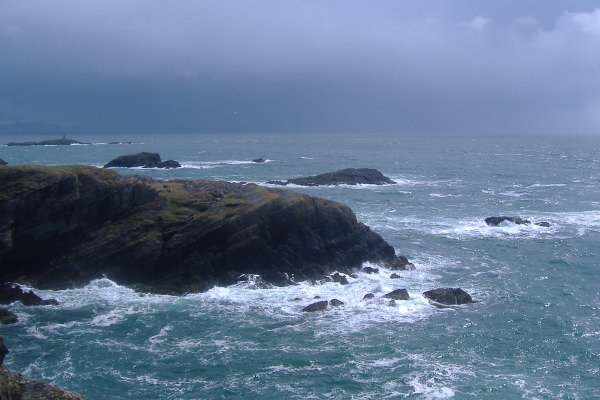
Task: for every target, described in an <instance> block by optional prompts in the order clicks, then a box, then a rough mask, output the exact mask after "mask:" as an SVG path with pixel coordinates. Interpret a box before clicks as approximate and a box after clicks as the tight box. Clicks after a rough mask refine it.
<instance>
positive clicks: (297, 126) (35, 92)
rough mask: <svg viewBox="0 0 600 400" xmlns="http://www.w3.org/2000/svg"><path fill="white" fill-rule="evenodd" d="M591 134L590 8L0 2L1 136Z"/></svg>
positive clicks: (594, 39) (327, 1)
mask: <svg viewBox="0 0 600 400" xmlns="http://www.w3.org/2000/svg"><path fill="white" fill-rule="evenodd" d="M33 122H36V123H38V124H39V123H47V124H56V125H59V126H64V127H77V129H80V130H81V132H99V133H102V132H106V133H145V132H147V133H185V132H198V133H201V132H210V133H220V132H272V133H304V132H323V133H327V132H362V133H369V132H376V133H470V134H486V133H494V134H499V133H500V134H501V133H507V134H528V133H534V134H540V133H549V134H565V133H566V134H571V133H575V134H597V133H600V3H599V2H598V1H596V0H594V1H588V0H578V1H573V0H544V1H529V0H502V1H481V0H365V1H355V0H302V1H298V0H285V1H282V0H178V1H166V0H86V1H81V0H52V1H47V0H0V127H2V126H4V127H7V126H11V124H16V123H20V124H23V123H33Z"/></svg>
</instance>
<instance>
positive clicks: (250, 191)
mask: <svg viewBox="0 0 600 400" xmlns="http://www.w3.org/2000/svg"><path fill="white" fill-rule="evenodd" d="M140 179H141V178H140ZM140 179H137V178H134V177H124V176H120V175H118V174H116V173H115V172H113V171H110V170H106V169H99V168H94V167H88V166H62V167H33V166H2V167H0V265H2V266H3V268H2V270H1V271H0V281H1V282H8V281H11V282H27V283H29V284H31V285H33V286H35V287H39V288H65V287H71V286H77V285H82V284H85V283H87V282H89V281H90V280H91V279H94V278H98V277H102V276H107V277H108V278H110V279H113V280H115V281H116V282H118V283H120V284H125V285H130V286H135V287H138V288H140V289H142V290H147V291H152V292H160V293H174V294H180V293H185V292H196V291H203V290H207V289H209V288H210V287H212V286H214V285H215V284H229V283H233V282H235V281H236V279H237V278H238V277H239V276H240V275H242V274H260V275H261V276H262V277H263V279H264V280H265V281H267V282H270V283H273V284H278V285H284V284H290V283H291V279H293V280H305V279H309V280H310V279H320V278H322V277H324V276H325V275H327V274H329V273H331V272H332V271H334V270H336V269H351V268H358V267H360V265H361V264H362V263H363V262H365V261H372V262H380V263H383V264H386V265H388V266H389V267H391V268H395V269H405V268H406V267H407V266H408V265H410V264H409V263H408V261H407V260H406V259H405V258H404V257H401V258H398V257H396V255H395V252H394V249H393V248H392V247H391V246H389V245H388V244H387V243H386V242H385V241H384V240H383V239H382V238H381V237H380V236H379V235H378V234H376V233H374V232H372V231H371V230H370V229H369V228H368V227H367V226H365V225H363V224H361V223H359V222H358V221H357V220H356V216H355V215H354V213H353V212H352V210H350V208H348V207H347V206H345V205H343V204H341V203H338V202H334V201H329V200H324V199H319V198H315V197H310V196H306V195H302V194H299V193H295V192H291V191H286V190H280V189H268V188H265V187H261V186H257V185H254V184H236V183H229V182H221V181H156V182H155V181H152V180H147V182H143V181H141V180H140Z"/></svg>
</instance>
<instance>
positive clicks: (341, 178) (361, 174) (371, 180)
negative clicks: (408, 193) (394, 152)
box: [267, 168, 395, 186]
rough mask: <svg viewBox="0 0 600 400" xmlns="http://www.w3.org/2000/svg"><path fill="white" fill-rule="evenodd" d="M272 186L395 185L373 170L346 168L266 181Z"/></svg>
mask: <svg viewBox="0 0 600 400" xmlns="http://www.w3.org/2000/svg"><path fill="white" fill-rule="evenodd" d="M267 183H268V184H272V185H283V186H285V185H289V184H294V185H300V186H319V185H358V184H369V185H385V184H393V183H395V182H394V181H393V180H391V179H390V178H388V177H386V176H384V175H383V174H382V173H381V172H379V171H378V170H376V169H373V168H346V169H342V170H339V171H336V172H327V173H324V174H320V175H315V176H308V177H303V178H292V179H288V180H287V181H285V182H283V181H268V182H267Z"/></svg>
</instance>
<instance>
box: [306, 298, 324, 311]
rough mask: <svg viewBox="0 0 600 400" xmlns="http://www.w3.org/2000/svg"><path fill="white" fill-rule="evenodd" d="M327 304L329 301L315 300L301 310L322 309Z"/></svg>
mask: <svg viewBox="0 0 600 400" xmlns="http://www.w3.org/2000/svg"><path fill="white" fill-rule="evenodd" d="M328 304H329V302H328V301H327V300H321V301H317V302H315V303H312V304H309V305H307V306H306V307H304V308H303V309H302V310H301V311H303V312H315V311H323V310H325V309H326V308H327V305H328Z"/></svg>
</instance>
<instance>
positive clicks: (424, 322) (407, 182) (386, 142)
mask: <svg viewBox="0 0 600 400" xmlns="http://www.w3.org/2000/svg"><path fill="white" fill-rule="evenodd" d="M73 138H74V139H77V140H80V141H84V142H90V143H91V144H88V145H72V146H35V147H12V146H0V158H2V159H4V160H5V161H7V162H8V163H9V164H13V165H16V164H35V165H63V164H86V165H93V166H98V167H102V166H103V165H104V164H106V163H107V162H108V161H110V160H111V159H113V158H115V157H117V156H120V155H125V154H133V153H137V152H141V151H149V152H158V153H159V154H160V155H161V157H162V159H163V160H168V159H173V160H177V161H179V162H180V163H181V164H182V165H183V168H180V169H173V170H159V169H142V168H137V169H122V168H116V169H115V171H117V172H118V173H120V174H124V175H129V174H142V175H149V176H151V177H153V178H157V179H166V180H169V179H175V178H183V179H211V180H226V181H234V182H253V183H257V184H260V185H264V184H265V183H266V182H267V181H269V180H286V179H288V178H292V177H299V176H309V175H316V174H319V173H323V172H329V171H335V170H339V169H342V168H348V167H356V168H360V167H366V168H376V169H378V170H379V171H381V172H382V173H383V174H384V175H386V176H389V177H390V178H392V179H393V180H394V181H395V182H396V183H395V184H389V185H383V186H376V185H358V186H350V185H342V186H320V187H299V186H291V187H288V189H289V190H294V191H298V192H302V193H306V194H309V195H311V196H318V197H322V198H327V199H332V200H336V201H340V202H342V203H344V204H346V205H348V206H349V207H351V208H352V209H353V210H354V212H355V213H356V215H357V217H358V219H359V220H360V221H361V222H363V223H365V224H367V225H369V226H370V227H371V229H372V230H374V231H375V232H377V233H379V234H380V235H381V236H382V237H383V238H384V239H385V240H386V241H387V242H388V243H390V244H391V245H392V246H394V248H395V249H396V252H397V254H399V255H405V256H407V257H408V258H409V259H410V260H411V261H412V262H413V263H414V264H415V267H416V268H415V270H412V271H401V272H400V275H401V277H400V279H391V278H390V275H391V273H392V271H389V270H386V269H385V268H383V267H382V266H378V265H371V266H372V267H375V268H378V269H379V273H377V274H366V273H358V274H357V275H356V276H355V277H350V278H349V281H350V283H349V284H348V285H340V284H338V283H334V282H329V283H327V282H324V283H318V284H310V283H305V282H300V283H299V284H298V285H296V286H288V287H273V288H262V286H260V285H256V284H255V282H253V281H252V280H250V281H247V282H244V283H239V284H236V285H233V286H229V287H215V288H213V289H211V290H209V291H208V292H205V293H193V294H188V295H185V296H180V297H177V296H167V295H153V294H146V293H137V292H135V291H133V290H131V289H130V288H127V287H124V286H120V285H118V284H117V283H115V282H113V281H111V280H110V279H108V278H103V279H98V280H95V281H92V282H90V283H89V284H88V285H86V286H84V287H80V288H76V289H69V290H55V291H53V290H37V293H38V294H40V295H41V296H42V297H43V298H55V299H57V300H58V301H59V302H60V305H59V306H42V307H26V306H23V305H21V304H18V303H15V304H12V305H9V306H8V308H9V309H10V310H11V311H13V312H15V313H16V314H17V315H18V316H19V322H18V323H17V324H15V325H4V326H0V335H2V336H4V338H5V342H6V344H7V345H8V347H9V349H10V354H9V355H8V356H7V358H6V360H5V364H6V365H7V366H8V367H9V368H10V369H12V370H14V371H18V372H22V373H25V374H27V375H29V376H30V377H32V378H35V379H41V380H45V381H48V382H51V383H53V384H56V385H59V386H61V387H63V388H65V389H67V390H72V391H76V392H80V393H83V394H85V395H86V396H87V398H88V399H112V400H115V399H240V400H241V399H302V400H308V399H332V400H342V399H343V400H347V399H356V400H358V399H365V400H366V399H461V400H463V399H565V400H566V399H572V400H583V399H598V398H600V136H547V135H525V136H511V135H498V136H491V135H484V134H481V135H416V134H415V135H409V134H404V135H400V134H377V135H375V134H339V133H335V134H319V135H317V134H295V135H292V134H164V135H150V134H148V135H133V134H131V135H129V134H122V135H97V136H81V137H76V136H75V137H73ZM0 139H2V142H3V143H5V142H11V141H26V140H41V139H40V137H24V136H18V137H10V136H3V137H1V138H0ZM43 139H51V138H43ZM111 142H119V143H118V144H111ZM259 157H261V158H263V159H264V160H265V162H264V163H254V162H252V160H253V159H256V158H259ZM504 215H506V216H519V217H521V218H524V219H527V220H530V221H531V222H532V223H531V224H529V225H514V224H511V223H503V224H501V225H500V226H497V227H491V226H488V225H486V223H485V218H486V217H489V216H504ZM536 222H547V223H549V226H546V227H544V226H539V225H536ZM2 268H10V266H2ZM447 287H452V288H458V287H459V288H462V289H463V290H465V291H466V292H468V293H469V294H471V296H472V298H473V299H474V300H475V303H473V304H466V305H461V306H451V307H447V308H439V307H436V306H435V305H434V304H432V303H431V302H429V301H428V300H427V299H426V298H425V297H424V296H423V292H424V291H426V290H429V289H435V288H447ZM399 288H405V289H407V290H408V293H409V295H410V299H409V300H406V301H397V302H396V305H395V306H390V305H389V304H388V302H387V301H384V299H382V298H381V296H382V295H383V294H385V293H387V292H389V291H392V290H394V289H399ZM33 289H35V288H33ZM366 293H374V294H375V299H373V300H369V301H366V300H363V297H364V295H365V294H366ZM317 296H319V297H320V298H321V299H332V298H336V299H339V300H341V301H343V302H344V305H343V306H341V307H336V308H331V309H328V310H325V311H322V312H315V313H306V312H302V311H301V309H302V308H303V307H304V306H306V305H308V304H310V303H312V302H314V301H316V300H315V298H316V297H317ZM298 299H300V300H298Z"/></svg>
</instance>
